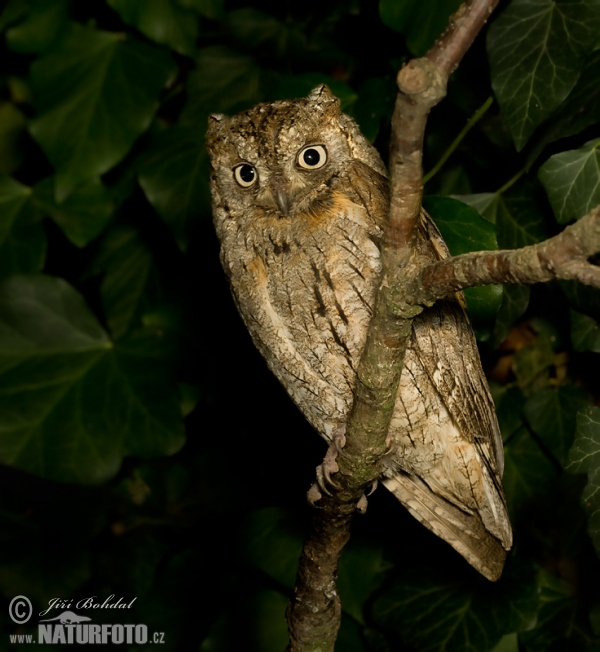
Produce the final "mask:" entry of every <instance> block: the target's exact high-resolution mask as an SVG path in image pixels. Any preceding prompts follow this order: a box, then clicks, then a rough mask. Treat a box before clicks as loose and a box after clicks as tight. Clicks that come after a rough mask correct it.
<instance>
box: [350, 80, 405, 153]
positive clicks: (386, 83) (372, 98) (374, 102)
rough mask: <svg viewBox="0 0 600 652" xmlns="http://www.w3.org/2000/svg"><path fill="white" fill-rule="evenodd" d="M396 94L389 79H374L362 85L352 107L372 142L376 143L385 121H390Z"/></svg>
mask: <svg viewBox="0 0 600 652" xmlns="http://www.w3.org/2000/svg"><path fill="white" fill-rule="evenodd" d="M395 95H396V92H395V88H394V84H393V83H392V82H391V80H389V79H382V78H381V77H373V78H371V79H367V80H366V81H365V82H363V83H362V84H361V86H360V87H359V89H358V92H357V96H358V97H357V99H356V102H355V103H354V105H353V107H352V116H353V117H354V118H355V119H356V122H358V124H359V126H360V130H361V132H362V133H363V135H364V136H365V138H367V139H368V140H369V141H370V142H374V141H375V138H377V135H378V134H379V130H380V128H381V125H382V123H383V122H384V121H389V117H390V116H391V114H392V107H393V106H394V98H395Z"/></svg>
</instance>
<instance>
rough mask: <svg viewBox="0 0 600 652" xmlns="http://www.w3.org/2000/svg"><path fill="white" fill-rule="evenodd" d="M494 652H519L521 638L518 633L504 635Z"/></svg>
mask: <svg viewBox="0 0 600 652" xmlns="http://www.w3.org/2000/svg"><path fill="white" fill-rule="evenodd" d="M492 652H519V638H518V636H517V632H513V633H512V634H506V635H504V636H503V637H502V638H501V639H500V640H499V641H498V644H497V645H495V646H494V648H493V649H492Z"/></svg>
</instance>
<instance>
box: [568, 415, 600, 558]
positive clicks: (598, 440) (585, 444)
mask: <svg viewBox="0 0 600 652" xmlns="http://www.w3.org/2000/svg"><path fill="white" fill-rule="evenodd" d="M567 470H568V471H570V472H571V473H587V474H588V483H587V485H586V487H585V489H584V490H583V494H582V496H581V499H582V501H583V504H584V505H585V508H586V511H587V514H588V530H589V533H590V537H591V538H592V541H593V543H594V546H595V547H596V552H597V553H598V554H599V555H600V408H598V407H589V408H586V410H585V411H584V412H580V413H579V414H578V415H577V434H576V436H575V442H574V444H573V448H571V451H570V453H569V464H568V466H567Z"/></svg>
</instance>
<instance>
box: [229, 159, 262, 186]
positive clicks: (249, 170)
mask: <svg viewBox="0 0 600 652" xmlns="http://www.w3.org/2000/svg"><path fill="white" fill-rule="evenodd" d="M233 178H234V179H235V180H236V182H237V183H238V185H240V186H241V187H242V188H250V186H253V185H254V184H255V183H256V180H257V179H258V174H257V172H256V168H255V167H254V166H253V165H250V163H240V164H239V165H236V166H235V167H234V168H233Z"/></svg>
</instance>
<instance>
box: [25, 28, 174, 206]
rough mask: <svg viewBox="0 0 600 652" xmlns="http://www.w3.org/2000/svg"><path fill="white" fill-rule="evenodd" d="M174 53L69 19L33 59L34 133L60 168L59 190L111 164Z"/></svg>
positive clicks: (132, 136)
mask: <svg viewBox="0 0 600 652" xmlns="http://www.w3.org/2000/svg"><path fill="white" fill-rule="evenodd" d="M172 72H173V62H172V60H171V58H170V56H169V55H168V54H167V53H165V52H163V51H161V50H159V49H157V48H154V47H152V46H150V45H147V44H145V43H142V42H141V41H138V40H136V39H134V38H131V37H129V36H127V37H123V36H122V35H120V34H112V33H109V32H102V31H99V30H95V29H91V28H87V27H82V26H80V25H75V24H74V25H72V26H71V27H70V29H69V30H68V32H67V33H66V34H65V36H64V37H63V38H62V39H61V40H60V41H58V42H57V43H56V44H55V46H54V47H53V48H52V49H51V50H49V51H48V52H47V53H45V54H44V55H43V56H42V57H40V58H39V59H37V60H36V61H34V63H33V64H32V66H31V84H32V88H33V94H34V101H35V105H36V107H37V109H38V112H39V115H38V117H37V118H36V119H35V120H33V122H32V123H31V125H30V132H31V134H32V136H33V137H34V138H35V140H36V141H37V142H38V143H39V144H40V146H41V147H42V149H43V150H44V153H45V154H46V156H47V157H48V158H49V159H50V162H51V163H52V164H53V165H54V167H55V168H56V179H55V187H54V190H55V197H56V200H57V202H58V203H62V202H63V201H64V200H65V199H66V198H67V196H68V195H69V194H70V193H71V192H72V191H73V190H74V188H75V187H76V186H77V185H79V184H82V183H84V182H86V181H88V180H89V179H91V178H93V177H97V176H99V175H101V174H104V173H105V172H107V171H108V170H110V169H111V168H112V167H113V166H114V165H116V164H117V163H118V162H119V161H120V160H121V159H122V158H123V157H124V156H125V155H126V154H127V152H128V151H129V150H130V149H131V146H132V145H133V143H134V141H135V140H136V138H137V137H138V136H139V135H140V134H142V133H143V132H144V131H145V130H146V129H147V128H148V127H149V125H150V122H151V120H152V117H153V115H154V112H155V111H156V109H157V107H158V94H159V92H160V91H161V90H162V89H163V88H164V87H165V85H166V83H167V81H168V80H169V78H170V76H171V75H172Z"/></svg>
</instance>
